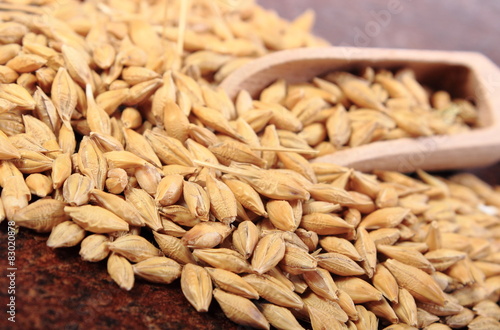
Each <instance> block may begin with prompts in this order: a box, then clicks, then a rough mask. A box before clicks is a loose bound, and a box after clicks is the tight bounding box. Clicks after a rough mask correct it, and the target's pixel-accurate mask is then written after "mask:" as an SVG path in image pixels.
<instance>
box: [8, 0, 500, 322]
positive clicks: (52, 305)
mask: <svg viewBox="0 0 500 330" xmlns="http://www.w3.org/2000/svg"><path fill="white" fill-rule="evenodd" d="M399 1H400V3H401V4H402V5H403V6H404V7H403V8H404V10H403V11H402V12H401V13H400V14H397V15H393V16H392V18H391V21H390V24H389V25H388V26H387V27H386V28H384V29H383V30H382V31H381V32H380V33H379V34H378V35H377V36H375V37H373V38H370V41H369V43H368V44H367V45H364V46H370V47H391V48H421V49H444V50H472V51H478V52H482V53H484V54H485V55H486V56H488V57H490V58H491V59H492V60H493V61H495V62H496V63H497V65H500V45H499V43H498V33H499V31H500V25H499V23H498V17H500V2H498V1H497V0H483V1H481V2H480V3H479V2H478V1H467V0H440V1H432V0H419V1H409V0H399ZM388 2H389V0H386V1H382V0H372V1H362V0H351V1H345V0H343V1H342V0H286V1H283V0H261V1H260V3H261V4H262V5H263V6H265V7H268V8H274V9H276V10H277V11H278V12H279V13H280V15H282V16H285V17H289V18H293V17H296V16H297V15H298V14H299V13H301V12H302V11H303V10H305V9H306V8H314V9H316V11H317V13H318V14H317V22H316V25H315V31H316V33H317V34H319V35H321V36H323V37H325V38H327V39H329V40H330V41H331V42H332V43H333V44H341V43H347V44H351V45H353V44H354V38H355V35H356V31H357V30H356V28H358V29H364V28H365V25H366V24H367V23H368V22H369V21H370V20H372V16H370V12H371V11H372V10H375V11H377V10H382V9H385V8H387V4H388ZM474 172H475V173H477V174H478V175H479V176H480V177H482V178H485V179H486V180H487V182H488V183H490V184H500V175H499V174H498V173H500V165H495V166H491V167H488V168H484V169H475V170H474ZM6 238H7V234H6V224H5V222H4V223H2V224H0V267H1V274H2V275H1V277H0V305H1V306H3V307H2V308H1V316H0V329H6V328H7V327H8V326H11V327H10V328H12V324H11V323H10V322H8V321H7V319H6V313H5V306H6V305H5V304H6V301H7V300H6V299H8V296H7V287H8V282H7V278H6V277H5V275H6V261H7V249H6V243H5V242H6ZM46 239H47V236H46V235H39V234H34V233H33V232H31V231H28V230H21V232H20V234H19V235H18V236H17V240H16V243H17V246H16V248H17V249H16V256H17V258H18V260H17V263H16V264H17V267H18V272H17V274H16V275H17V278H16V306H17V308H18V309H17V314H16V316H17V317H16V321H17V322H16V328H24V329H47V328H58V329H95V328H100V329H102V328H114V329H125V328H134V329H237V328H238V326H237V325H235V324H234V323H232V322H230V321H228V320H227V319H226V318H225V317H224V316H223V314H222V312H221V310H220V309H219V308H218V307H216V306H215V305H216V304H214V307H213V309H211V310H210V311H209V313H205V314H200V313H197V312H196V311H195V310H194V309H193V308H192V307H191V306H190V305H189V303H188V302H187V301H186V300H185V299H184V298H183V297H182V293H181V291H180V287H179V285H178V284H172V285H170V286H163V285H151V284H147V283H145V282H142V281H138V282H137V283H136V285H135V287H134V288H133V289H132V291H131V292H125V291H122V290H120V289H119V288H118V287H117V286H116V285H115V284H114V283H113V282H112V281H111V279H110V278H109V277H108V276H107V273H106V265H105V263H97V264H91V263H86V262H82V261H80V258H79V256H78V249H77V248H69V249H62V250H59V251H54V250H52V249H50V248H48V247H47V246H46V245H45V241H46ZM176 283H178V282H176Z"/></svg>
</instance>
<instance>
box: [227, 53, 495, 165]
mask: <svg viewBox="0 0 500 330" xmlns="http://www.w3.org/2000/svg"><path fill="white" fill-rule="evenodd" d="M367 66H371V67H373V68H375V69H382V68H384V69H389V70H392V69H399V68H410V69H412V70H413V71H414V72H415V75H416V78H417V80H418V81H419V82H421V83H422V84H423V85H427V86H431V87H432V88H434V89H436V90H438V89H439V90H446V91H448V92H450V94H451V95H453V96H457V97H461V98H465V99H468V100H472V101H473V102H474V103H475V105H476V107H477V109H478V113H479V125H478V127H475V128H473V129H472V130H471V131H470V132H466V133H460V134H455V135H435V136H430V137H419V138H402V139H397V140H389V141H379V142H373V143H370V144H367V145H363V146H359V147H355V148H351V149H345V150H341V151H337V152H335V153H333V154H329V155H325V156H322V157H318V158H316V159H314V160H313V161H314V162H330V163H335V164H339V165H343V166H349V167H353V168H355V169H358V170H362V171H371V170H374V169H379V170H395V171H400V172H412V171H414V170H415V169H419V168H420V169H424V170H444V169H458V168H470V167H479V166H487V165H491V164H493V163H495V162H496V161H498V160H500V70H499V69H498V67H497V66H496V65H495V64H494V63H493V62H491V61H490V60H489V59H488V58H486V57H485V56H484V55H482V54H479V53H474V52H448V51H428V50H404V49H380V48H350V47H338V48H337V47H328V48H301V49H293V50H285V51H280V52H276V53H272V54H270V55H267V56H264V57H261V58H259V59H257V60H255V61H252V62H250V63H248V64H246V65H244V66H243V67H241V68H239V69H238V70H236V71H234V72H233V73H231V74H230V75H229V76H228V77H227V78H226V79H224V81H223V82H222V83H221V86H222V87H223V88H224V89H225V90H226V91H227V93H228V94H229V96H230V97H232V98H234V97H235V96H236V95H237V93H238V92H239V91H240V90H241V89H246V90H247V91H249V92H250V94H251V95H252V96H254V97H256V96H258V94H259V93H260V91H262V89H264V88H265V87H267V86H268V85H269V84H271V83H272V82H274V81H275V80H276V79H278V78H283V79H285V80H286V81H288V82H289V83H298V82H307V81H310V80H311V79H312V78H313V77H316V76H320V75H322V74H324V73H328V72H331V71H338V70H341V71H351V70H358V69H362V68H364V67H367Z"/></svg>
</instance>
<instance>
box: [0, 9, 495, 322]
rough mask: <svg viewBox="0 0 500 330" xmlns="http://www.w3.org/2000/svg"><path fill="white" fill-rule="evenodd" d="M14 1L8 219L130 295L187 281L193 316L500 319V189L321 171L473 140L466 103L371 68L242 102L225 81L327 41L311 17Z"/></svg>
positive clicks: (1, 128) (8, 63) (4, 100)
mask: <svg viewBox="0 0 500 330" xmlns="http://www.w3.org/2000/svg"><path fill="white" fill-rule="evenodd" d="M14 3H15V2H14ZM186 3H188V4H189V6H188V8H186V7H185V6H186ZM0 9H2V11H1V12H0V81H1V84H0V186H1V187H2V190H1V195H0V220H3V219H7V220H9V221H14V222H15V223H16V225H18V226H21V227H26V228H30V229H32V230H35V231H38V232H47V233H48V232H50V236H49V237H48V240H47V245H48V246H50V247H53V248H59V247H68V246H75V245H78V244H80V247H81V248H80V255H81V257H82V259H83V260H85V261H90V262H98V261H102V260H105V259H106V258H107V265H108V272H109V274H110V276H111V278H112V279H113V280H114V281H115V282H116V283H117V284H118V285H119V286H120V287H121V288H123V289H125V290H130V289H132V287H133V285H134V281H135V278H142V279H145V280H148V281H150V282H154V283H162V284H168V283H171V282H172V281H175V280H177V279H178V278H180V283H181V288H182V291H183V293H184V295H185V296H186V299H187V300H188V301H189V302H190V303H191V304H192V305H193V307H194V308H195V309H196V310H197V311H199V312H206V311H207V310H208V309H209V306H210V304H211V302H212V300H213V299H215V300H216V301H217V303H218V304H219V305H220V307H221V308H222V310H223V312H224V313H225V314H226V315H227V317H228V318H230V319H231V320H232V321H234V322H236V323H239V324H242V325H247V326H251V327H255V328H269V327H270V325H272V326H273V327H276V328H279V329H302V326H303V325H305V324H307V323H308V322H309V323H310V325H311V327H312V328H314V329H326V328H328V329H337V328H338V329H341V328H349V329H376V328H377V327H379V326H380V327H385V326H387V328H389V329H407V328H416V327H419V328H423V327H428V328H429V329H433V328H434V329H435V328H447V327H452V328H460V327H465V326H468V327H469V328H471V329H494V328H499V327H500V322H499V320H500V307H499V306H498V305H497V302H498V301H499V299H500V218H499V216H498V214H497V212H498V209H497V208H498V207H500V191H499V190H496V189H495V188H493V187H491V186H489V185H488V184H486V183H484V182H482V181H480V180H479V179H478V178H476V177H475V176H473V175H470V174H458V175H456V176H453V177H451V178H449V179H443V178H439V177H435V176H432V175H430V174H428V173H425V172H423V171H418V172H417V175H418V177H419V179H415V178H412V177H409V176H406V175H403V174H401V173H397V172H389V171H376V172H374V173H373V174H365V173H361V172H359V171H355V170H353V169H349V168H345V167H341V166H338V165H334V164H325V163H309V162H308V159H309V158H311V157H312V156H314V155H317V154H318V152H320V153H321V152H322V150H324V149H325V150H326V149H327V148H330V149H328V150H333V149H332V148H334V149H337V148H341V147H342V146H344V145H349V146H351V147H355V146H357V145H360V144H362V143H369V142H371V141H374V140H377V139H387V138H396V137H403V136H417V135H430V134H435V133H439V134H443V133H446V134H451V133H453V132H457V131H461V130H464V129H468V128H467V127H468V126H467V125H473V124H474V122H475V120H476V113H475V110H474V108H473V106H472V105H471V104H470V103H468V102H467V101H464V100H451V98H450V97H449V95H448V94H447V93H446V92H444V91H438V92H436V93H433V94H432V93H429V91H427V90H426V89H425V88H422V87H421V86H420V85H419V84H418V83H417V82H416V81H415V79H414V77H413V75H412V73H411V72H410V71H408V70H403V71H400V72H396V73H390V72H388V71H374V70H370V69H367V70H366V72H365V73H363V74H362V75H361V76H360V77H356V76H353V75H351V74H348V73H332V74H330V75H329V76H326V77H324V78H325V79H320V78H316V79H314V80H313V82H312V83H308V84H305V83H304V84H300V85H287V84H286V83H285V82H283V81H278V82H276V83H274V84H273V85H271V86H270V87H269V88H267V89H266V90H264V91H263V92H262V94H261V95H260V99H259V100H258V101H254V100H252V99H251V98H250V97H249V95H248V93H245V92H242V93H240V95H239V96H238V98H237V100H236V101H235V102H232V101H231V100H230V99H229V98H228V97H227V95H226V94H225V93H224V91H222V90H221V89H220V88H218V87H217V83H218V82H219V81H220V80H221V79H223V77H225V76H226V75H227V74H228V73H230V72H232V71H233V70H234V69H235V68H237V67H239V66H240V65H242V64H243V63H246V62H247V61H249V60H251V59H252V58H254V57H256V56H261V55H263V54H265V53H268V52H272V51H275V50H279V49H285V48H293V47H303V46H313V45H320V44H323V42H322V41H321V40H318V39H317V38H315V37H314V36H311V35H310V34H309V29H310V27H311V24H312V18H313V17H312V15H311V14H310V13H306V14H304V15H302V16H300V17H299V18H297V19H296V20H295V21H293V22H286V21H284V20H282V19H280V18H279V17H277V16H276V15H275V14H274V13H272V12H268V11H266V10H264V9H262V8H260V7H259V6H257V5H255V4H254V3H253V2H252V1H243V0H241V1H223V0H220V2H215V1H202V0H191V1H185V2H181V1H173V0H169V1H156V2H155V1H151V2H145V1H144V2H137V1H123V0H120V1H118V0H109V1H104V2H103V1H87V2H85V3H80V2H74V1H71V0H68V1H65V2H61V1H55V2H53V3H52V2H48V3H46V4H45V5H44V6H41V7H40V6H30V5H16V4H10V2H4V3H2V4H0ZM187 10H189V15H184V16H183V15H181V16H180V17H181V18H180V19H177V17H178V16H179V15H178V13H179V11H180V12H186V11H187ZM270 26H272V27H273V28H272V29H270V28H269V27H270ZM179 45H180V46H179ZM348 86H350V87H348ZM353 86H354V87H353ZM409 86H413V87H409ZM353 88H354V90H361V91H365V93H368V94H369V95H375V98H374V99H372V101H373V100H375V101H376V103H370V102H368V101H367V100H369V98H364V100H365V101H359V99H357V98H356V96H355V95H357V94H356V93H354V94H352V93H351V92H352V91H353ZM403 91H406V92H407V93H409V94H408V95H406V96H402V95H400V94H398V93H406V92H403ZM415 91H420V92H422V93H425V95H426V98H425V99H424V98H423V97H420V96H423V95H424V94H418V93H419V92H417V94H415ZM353 95H354V96H353ZM418 95H420V96H418ZM428 95H431V96H428ZM429 100H430V101H429ZM363 102H368V103H363ZM345 108H349V111H346V110H345ZM416 116H417V117H418V118H416ZM421 118H422V119H421ZM414 119H415V120H418V121H417V122H418V123H422V125H415V121H414ZM410 124H411V126H410ZM346 125H347V126H346ZM415 130H421V131H415ZM316 131H318V132H320V134H318V133H317V132H316ZM367 132H370V133H369V134H368V133H367ZM366 135H369V136H370V137H369V138H367V137H366ZM318 136H320V137H321V139H320V138H319V137H318ZM327 136H329V140H330V142H328V144H329V145H331V146H332V147H325V148H324V149H323V147H320V145H322V144H323V141H324V140H326V138H327ZM311 141H315V142H311ZM313 147H314V148H316V150H314V148H313ZM151 233H152V235H151ZM146 237H148V238H149V237H153V238H151V240H148V239H147V238H146ZM153 239H154V240H153ZM299 321H300V323H299ZM308 326H309V325H308Z"/></svg>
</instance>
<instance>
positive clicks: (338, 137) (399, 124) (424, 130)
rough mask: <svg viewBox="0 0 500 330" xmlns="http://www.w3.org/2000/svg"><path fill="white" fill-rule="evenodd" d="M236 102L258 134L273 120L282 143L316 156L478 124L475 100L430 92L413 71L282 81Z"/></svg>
mask: <svg viewBox="0 0 500 330" xmlns="http://www.w3.org/2000/svg"><path fill="white" fill-rule="evenodd" d="M236 104H237V111H238V115H239V117H242V118H243V119H244V120H245V121H247V122H248V123H249V124H250V126H252V128H254V129H255V130H256V131H257V132H258V131H259V130H261V129H262V127H265V126H266V125H269V124H273V125H274V126H275V127H276V129H277V134H278V136H279V138H280V141H281V144H282V145H283V146H287V147H292V148H306V149H308V148H309V149H311V150H313V149H315V150H316V151H317V154H316V155H317V156H323V155H326V154H331V153H334V152H335V151H337V150H341V149H345V148H347V147H350V148H352V147H357V146H360V145H363V144H368V143H372V142H376V141H383V140H392V139H399V138H405V137H408V138H411V137H419V136H431V135H436V134H456V133H462V132H466V131H468V130H470V129H471V127H474V126H476V125H477V124H478V123H477V122H478V115H477V110H476V109H475V107H474V105H473V104H472V103H471V102H469V101H468V100H466V99H461V98H456V99H452V97H451V96H450V94H449V93H448V92H447V91H443V90H438V91H435V92H433V91H431V90H430V89H429V88H427V87H424V86H422V85H421V84H420V83H419V82H418V81H417V80H416V78H415V73H414V72H413V71H412V70H411V69H402V70H399V71H397V72H395V73H393V72H391V71H388V70H374V69H373V68H371V67H367V68H365V69H364V70H363V72H362V73H361V75H360V76H355V75H353V74H351V73H348V72H333V73H330V74H327V75H326V76H324V77H323V78H319V77H316V78H314V79H313V80H312V81H311V82H309V83H300V84H287V82H286V81H284V80H282V79H280V80H278V81H276V82H275V83H273V84H271V85H270V86H269V87H267V88H266V89H264V90H263V91H262V93H261V94H260V97H259V99H258V100H254V101H252V100H251V97H250V96H249V95H248V93H247V92H246V91H244V90H243V91H241V92H240V93H239V95H238V97H237V101H236ZM346 109H347V110H346Z"/></svg>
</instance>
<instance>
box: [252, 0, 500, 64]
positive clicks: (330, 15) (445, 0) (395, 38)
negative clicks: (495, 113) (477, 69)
mask: <svg viewBox="0 0 500 330" xmlns="http://www.w3.org/2000/svg"><path fill="white" fill-rule="evenodd" d="M257 2H258V3H260V4H261V5H262V6H264V7H266V8H269V9H274V10H276V11H277V12H278V13H279V14H280V16H283V17H285V18H288V19H293V18H295V17H297V16H298V15H300V14H301V13H303V12H304V11H305V10H307V9H309V8H310V9H313V10H314V11H315V12H316V23H315V25H314V32H315V33H316V34H317V35H319V36H321V37H323V38H325V39H327V40H328V41H329V42H331V43H332V44H333V45H336V46H338V45H341V46H357V47H392V48H419V49H442V50H469V51H478V52H481V53H483V54H485V55H486V56H488V57H489V58H490V59H492V60H493V61H494V62H495V63H497V64H498V65H500V39H499V37H500V1H497V0H483V1H470V0H439V1H435V0H434V1H433V0H419V1H412V0H370V1H363V0H351V1H345V0H286V1H283V0H260V1H259V0H257Z"/></svg>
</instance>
